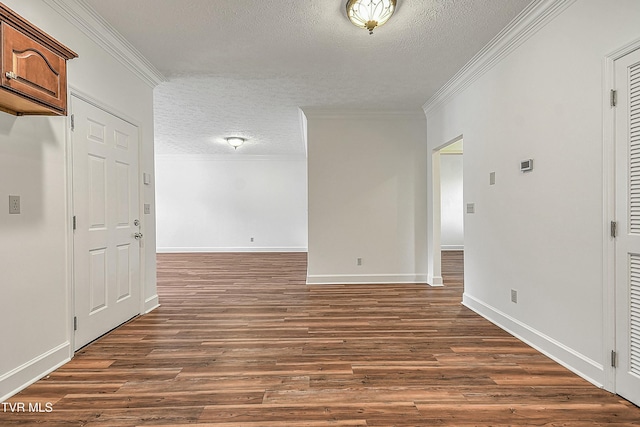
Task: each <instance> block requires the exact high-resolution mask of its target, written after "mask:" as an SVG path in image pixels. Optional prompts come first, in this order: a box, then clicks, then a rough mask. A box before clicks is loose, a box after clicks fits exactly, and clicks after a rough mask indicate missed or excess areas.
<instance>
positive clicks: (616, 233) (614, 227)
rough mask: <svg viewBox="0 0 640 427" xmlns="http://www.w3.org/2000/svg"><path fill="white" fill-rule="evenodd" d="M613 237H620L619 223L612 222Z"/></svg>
mask: <svg viewBox="0 0 640 427" xmlns="http://www.w3.org/2000/svg"><path fill="white" fill-rule="evenodd" d="M611 237H618V222H617V221H611Z"/></svg>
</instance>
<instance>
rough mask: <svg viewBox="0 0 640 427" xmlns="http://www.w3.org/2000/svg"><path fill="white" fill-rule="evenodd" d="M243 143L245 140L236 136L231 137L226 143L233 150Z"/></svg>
mask: <svg viewBox="0 0 640 427" xmlns="http://www.w3.org/2000/svg"><path fill="white" fill-rule="evenodd" d="M245 141H246V139H244V138H240V137H237V136H232V137H229V138H227V143H229V145H230V146H232V147H233V149H234V150H237V149H238V147H240V146H241V145H242V144H244V142H245Z"/></svg>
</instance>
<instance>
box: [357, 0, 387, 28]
mask: <svg viewBox="0 0 640 427" xmlns="http://www.w3.org/2000/svg"><path fill="white" fill-rule="evenodd" d="M395 10H396V0H348V1H347V16H348V17H349V20H350V21H351V22H352V23H353V25H355V26H357V27H360V28H366V29H367V30H369V34H373V29H374V28H376V27H379V26H381V25H384V24H385V23H386V22H387V21H388V20H389V18H391V15H393V12H394V11H395Z"/></svg>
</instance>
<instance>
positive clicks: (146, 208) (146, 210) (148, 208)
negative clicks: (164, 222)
mask: <svg viewBox="0 0 640 427" xmlns="http://www.w3.org/2000/svg"><path fill="white" fill-rule="evenodd" d="M144 213H145V215H149V214H151V204H149V203H145V204H144Z"/></svg>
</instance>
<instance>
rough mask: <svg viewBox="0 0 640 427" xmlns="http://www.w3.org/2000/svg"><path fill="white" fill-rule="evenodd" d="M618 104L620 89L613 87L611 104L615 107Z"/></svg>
mask: <svg viewBox="0 0 640 427" xmlns="http://www.w3.org/2000/svg"><path fill="white" fill-rule="evenodd" d="M616 105H618V91H617V90H613V89H611V106H612V107H615V106H616Z"/></svg>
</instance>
